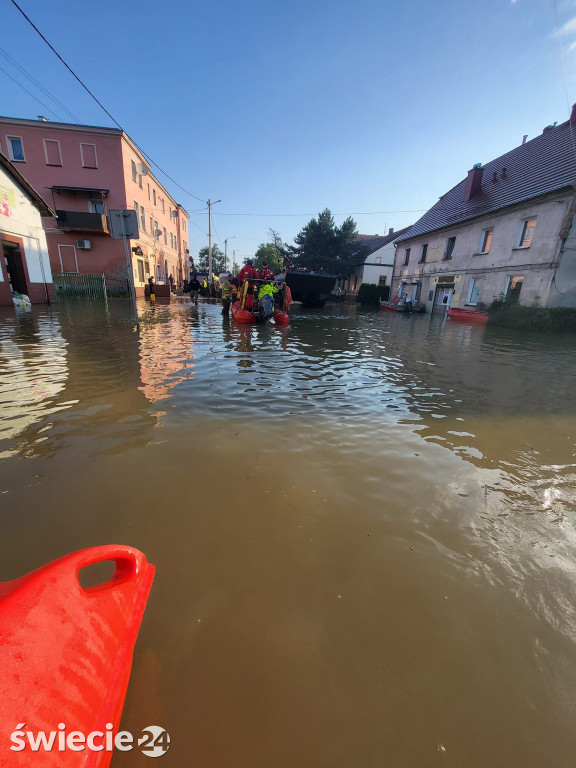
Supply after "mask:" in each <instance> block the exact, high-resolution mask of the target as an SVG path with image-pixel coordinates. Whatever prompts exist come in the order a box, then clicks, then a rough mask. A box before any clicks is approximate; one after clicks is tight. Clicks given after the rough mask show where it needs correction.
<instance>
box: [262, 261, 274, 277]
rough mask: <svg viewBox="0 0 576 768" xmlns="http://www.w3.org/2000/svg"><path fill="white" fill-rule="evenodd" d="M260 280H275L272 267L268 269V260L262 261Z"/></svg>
mask: <svg viewBox="0 0 576 768" xmlns="http://www.w3.org/2000/svg"><path fill="white" fill-rule="evenodd" d="M258 277H259V278H260V280H273V279H274V272H272V271H271V270H270V269H268V262H267V261H263V262H262V269H261V270H260V274H259V275H258Z"/></svg>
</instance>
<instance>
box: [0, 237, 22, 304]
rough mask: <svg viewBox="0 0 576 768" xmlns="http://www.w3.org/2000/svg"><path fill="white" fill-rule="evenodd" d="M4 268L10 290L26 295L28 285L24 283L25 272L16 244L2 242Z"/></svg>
mask: <svg viewBox="0 0 576 768" xmlns="http://www.w3.org/2000/svg"><path fill="white" fill-rule="evenodd" d="M2 252H3V254H4V266H5V267H6V273H7V276H8V282H9V283H10V290H11V291H14V292H15V293H23V294H24V295H25V296H27V295H28V283H27V282H26V270H25V269H24V262H23V260H22V253H21V252H20V248H19V247H18V246H17V245H16V244H12V243H7V242H5V241H4V242H3V243H2Z"/></svg>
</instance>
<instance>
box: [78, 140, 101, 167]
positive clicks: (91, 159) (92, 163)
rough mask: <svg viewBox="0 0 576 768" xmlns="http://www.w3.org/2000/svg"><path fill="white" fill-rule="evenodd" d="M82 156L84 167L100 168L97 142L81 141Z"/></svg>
mask: <svg viewBox="0 0 576 768" xmlns="http://www.w3.org/2000/svg"><path fill="white" fill-rule="evenodd" d="M80 157H81V158H82V168H98V158H97V156H96V144H85V143H83V142H80Z"/></svg>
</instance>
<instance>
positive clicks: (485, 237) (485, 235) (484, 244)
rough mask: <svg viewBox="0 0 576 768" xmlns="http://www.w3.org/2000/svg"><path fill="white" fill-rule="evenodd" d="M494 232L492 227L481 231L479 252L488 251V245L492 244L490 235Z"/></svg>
mask: <svg viewBox="0 0 576 768" xmlns="http://www.w3.org/2000/svg"><path fill="white" fill-rule="evenodd" d="M493 234H494V228H493V227H492V228H490V229H485V230H484V232H482V239H481V240H480V251H479V252H480V253H490V246H491V245H492V235H493Z"/></svg>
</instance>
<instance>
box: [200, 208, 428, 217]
mask: <svg viewBox="0 0 576 768" xmlns="http://www.w3.org/2000/svg"><path fill="white" fill-rule="evenodd" d="M427 210H428V208H413V209H411V210H406V211H351V212H349V213H333V214H332V216H381V215H383V214H392V213H423V212H426V211H427ZM186 213H187V214H189V215H192V214H195V213H203V211H186ZM214 215H215V216H261V217H279V216H284V217H295V218H301V217H302V216H317V215H318V212H316V213H222V212H221V211H220V212H218V213H216V214H214Z"/></svg>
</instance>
